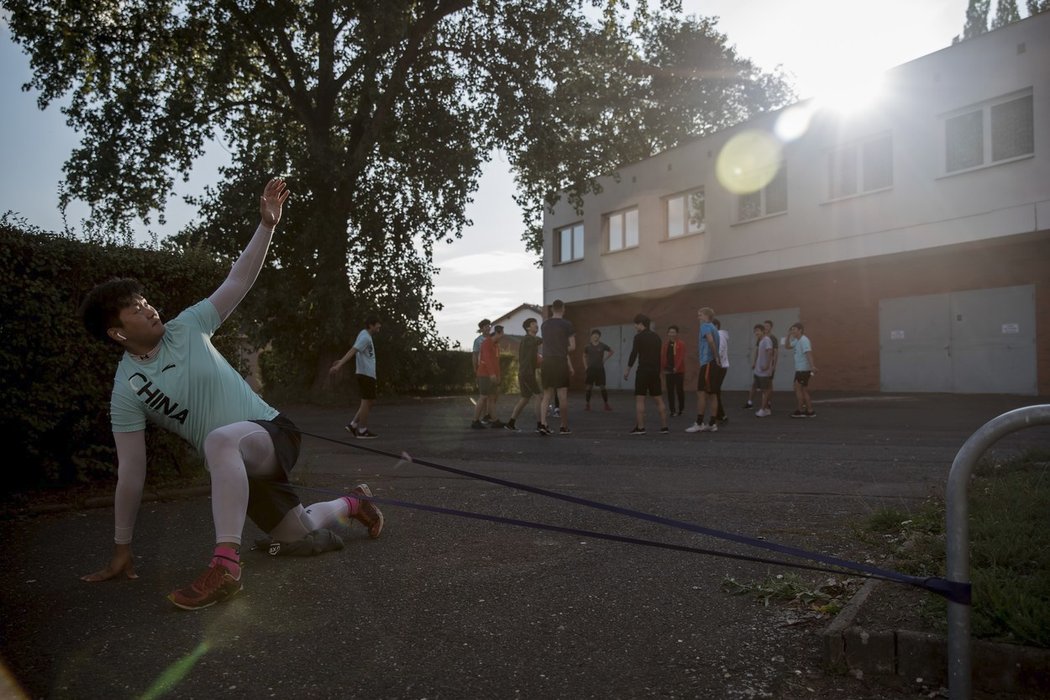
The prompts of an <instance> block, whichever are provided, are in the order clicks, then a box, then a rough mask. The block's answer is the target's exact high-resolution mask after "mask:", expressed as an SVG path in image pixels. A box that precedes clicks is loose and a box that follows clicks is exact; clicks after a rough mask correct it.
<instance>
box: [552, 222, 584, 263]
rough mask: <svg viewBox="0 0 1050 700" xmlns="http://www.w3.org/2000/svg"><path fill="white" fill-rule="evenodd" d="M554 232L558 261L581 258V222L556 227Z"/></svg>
mask: <svg viewBox="0 0 1050 700" xmlns="http://www.w3.org/2000/svg"><path fill="white" fill-rule="evenodd" d="M554 234H555V240H557V242H558V251H559V254H558V262H560V263H565V262H572V261H573V260H583V224H573V225H572V226H566V227H565V228H560V229H557V230H556V231H555V232H554Z"/></svg>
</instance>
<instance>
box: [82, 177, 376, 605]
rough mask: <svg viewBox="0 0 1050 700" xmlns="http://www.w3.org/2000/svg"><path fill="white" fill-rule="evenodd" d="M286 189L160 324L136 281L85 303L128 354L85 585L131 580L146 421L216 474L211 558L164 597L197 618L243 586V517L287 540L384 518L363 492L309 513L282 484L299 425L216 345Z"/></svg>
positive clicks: (277, 190)
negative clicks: (230, 259) (107, 489)
mask: <svg viewBox="0 0 1050 700" xmlns="http://www.w3.org/2000/svg"><path fill="white" fill-rule="evenodd" d="M287 198H288V190H287V189H286V187H285V183H284V181H283V180H280V179H276V178H275V179H273V180H271V181H270V182H269V183H267V185H266V188H265V190H264V192H263V195H262V197H261V198H260V204H259V211H260V218H261V221H260V223H259V227H258V228H257V229H256V231H255V234H254V235H253V236H252V239H251V241H250V242H249V243H248V246H247V247H246V248H245V249H244V252H243V253H242V254H241V256H240V257H239V258H238V259H237V262H236V263H234V265H233V268H232V270H231V271H230V274H229V276H228V277H227V278H226V280H225V281H224V282H223V283H222V284H221V285H220V286H219V288H218V289H217V290H215V292H214V293H213V294H212V295H211V296H210V297H208V298H207V299H204V300H203V301H201V302H199V303H197V304H195V305H194V306H192V307H190V308H188V309H186V310H185V311H183V312H182V313H181V314H179V315H178V316H177V317H175V319H173V320H172V321H170V322H169V323H167V324H165V323H164V322H163V321H161V319H160V315H159V314H158V313H157V310H156V309H154V308H153V307H152V306H150V304H149V302H148V301H146V299H145V298H144V297H143V295H142V289H141V287H140V285H139V284H138V282H136V281H135V280H131V279H118V280H110V281H109V282H105V283H103V284H100V285H98V286H96V287H95V288H94V289H93V290H91V292H90V293H89V294H88V296H87V298H86V300H85V302H84V304H83V306H82V307H81V313H82V316H83V320H84V325H85V326H86V327H87V329H88V331H89V332H90V333H91V334H92V335H93V336H95V337H96V338H99V339H101V340H107V341H112V342H114V343H116V344H118V345H120V346H121V347H123V348H124V350H125V353H124V356H123V358H122V359H121V361H120V363H119V364H118V365H117V371H116V375H115V376H114V381H113V394H112V397H111V403H110V412H111V420H112V426H113V439H114V442H115V443H116V447H117V463H118V464H117V489H116V495H115V497H114V506H113V510H114V525H115V527H114V533H115V534H114V543H115V547H114V551H113V555H112V557H111V559H110V562H109V564H108V565H107V566H106V567H105V568H103V569H101V570H100V571H97V572H95V573H93V574H88V575H86V576H84V577H83V578H84V580H85V581H104V580H108V579H112V578H115V577H117V576H119V575H121V574H123V575H124V576H125V577H127V578H137V576H136V574H135V565H134V557H133V555H132V551H131V540H132V534H133V532H134V527H135V520H136V517H137V515H138V509H139V505H140V503H141V501H142V490H143V484H144V482H145V479H146V438H145V428H146V422H147V421H150V422H153V423H156V424H157V425H159V426H161V427H163V428H165V429H167V430H170V431H172V432H175V433H177V434H178V435H180V436H182V437H183V438H185V439H186V440H187V441H189V442H190V443H191V444H192V445H194V446H195V447H196V448H197V450H198V451H199V452H200V453H201V455H202V456H203V457H204V460H205V463H206V466H207V468H208V470H209V472H210V473H211V495H212V517H213V520H214V522H215V542H216V545H215V550H214V554H213V557H212V560H211V564H210V566H209V567H208V569H207V570H206V571H205V572H204V573H203V574H202V575H201V576H200V577H199V578H198V579H197V580H196V581H194V582H193V583H192V584H191V585H189V586H187V587H185V588H181V589H179V590H176V591H174V592H172V593H171V594H170V595H169V596H168V598H169V599H170V600H171V601H172V602H173V603H174V604H175V605H177V606H178V607H181V608H186V609H197V608H203V607H207V606H209V605H212V604H214V603H217V602H220V601H222V600H225V599H226V598H229V597H230V596H232V595H234V594H236V593H238V592H239V591H240V590H241V589H242V585H241V576H240V574H241V570H240V555H239V552H238V548H239V546H240V544H241V534H242V530H243V529H244V521H245V518H246V517H248V516H250V517H251V518H252V519H253V520H254V521H255V522H256V524H258V525H259V527H260V528H262V529H263V530H264V531H266V532H267V533H269V534H270V536H271V537H273V538H274V539H275V540H277V541H279V542H283V543H295V542H297V541H300V540H302V539H304V538H306V537H308V536H309V535H311V534H314V533H315V531H318V530H322V529H328V528H330V527H334V526H335V525H336V523H337V522H339V521H340V519H343V520H345V519H346V517H347V516H350V517H354V518H355V519H357V520H358V521H360V522H362V523H363V524H364V525H365V526H366V527H368V529H369V534H370V535H371V536H372V537H378V536H379V533H380V531H381V530H382V528H383V516H382V514H381V513H380V512H379V510H378V508H376V507H375V506H374V505H373V504H371V503H370V502H369V501H368V500H367V499H360V498H358V497H357V496H371V492H370V491H369V489H368V487H367V486H366V485H364V484H361V485H359V486H358V487H356V488H355V489H354V495H352V496H345V497H343V498H339V499H336V500H333V501H328V502H324V503H315V504H313V505H312V506H311V507H310V508H308V509H307V508H304V507H303V505H302V503H301V502H300V501H299V498H298V496H297V495H296V494H295V493H294V491H293V490H292V488H291V486H290V485H289V483H288V471H289V470H290V469H291V468H292V467H293V466H294V464H295V460H296V458H297V457H298V452H299V441H300V439H301V438H300V435H299V433H298V431H297V430H296V428H295V426H294V424H292V422H291V421H290V420H288V419H287V418H285V417H284V416H281V415H280V414H279V412H278V411H277V410H276V409H275V408H273V407H272V406H270V405H268V404H267V403H266V402H265V401H263V400H262V399H261V398H260V397H259V396H258V395H256V394H255V393H254V392H253V391H252V389H251V387H250V386H249V385H248V383H247V382H246V381H245V380H244V379H243V378H242V377H241V376H240V374H239V373H238V372H237V371H236V370H235V369H233V367H231V366H230V364H229V363H228V362H227V361H226V360H225V358H223V357H222V355H221V354H220V353H219V352H218V350H216V349H215V347H214V346H213V345H212V343H211V336H212V334H213V333H214V332H215V330H216V329H217V328H218V327H219V325H220V324H221V323H222V322H223V321H224V320H226V319H227V318H228V317H229V316H230V314H231V313H233V310H234V309H235V308H236V307H237V305H238V304H239V303H240V302H241V300H242V299H243V298H244V296H245V294H247V293H248V290H249V289H251V287H252V285H253V284H254V283H255V279H256V278H257V277H258V275H259V271H260V270H261V269H262V265H263V261H264V260H265V258H266V252H267V249H268V248H269V245H270V240H271V238H272V237H273V232H274V227H276V225H277V223H278V222H279V221H280V219H281V211H282V208H283V206H284V202H285V201H286V200H287Z"/></svg>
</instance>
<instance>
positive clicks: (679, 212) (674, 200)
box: [664, 187, 707, 241]
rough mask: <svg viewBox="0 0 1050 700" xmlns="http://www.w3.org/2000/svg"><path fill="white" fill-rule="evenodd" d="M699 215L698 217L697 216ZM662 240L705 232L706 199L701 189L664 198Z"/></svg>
mask: <svg viewBox="0 0 1050 700" xmlns="http://www.w3.org/2000/svg"><path fill="white" fill-rule="evenodd" d="M697 214H699V216H697ZM664 222H665V224H666V225H665V227H664V240H669V241H673V240H677V239H679V238H688V237H689V236H699V235H701V234H703V233H706V232H707V199H706V195H705V193H704V188H703V187H696V188H693V189H691V190H686V191H684V192H679V193H677V194H672V195H670V196H668V197H664Z"/></svg>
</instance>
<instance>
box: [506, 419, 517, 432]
mask: <svg viewBox="0 0 1050 700" xmlns="http://www.w3.org/2000/svg"><path fill="white" fill-rule="evenodd" d="M503 429H504V430H513V431H514V432H515V433H520V432H521V428H519V427H518V426H516V425H514V421H513V420H509V421H507V424H506V425H505V426H503Z"/></svg>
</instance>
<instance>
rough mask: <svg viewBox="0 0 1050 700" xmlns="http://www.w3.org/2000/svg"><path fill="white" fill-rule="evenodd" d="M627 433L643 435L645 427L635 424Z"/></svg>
mask: <svg viewBox="0 0 1050 700" xmlns="http://www.w3.org/2000/svg"><path fill="white" fill-rule="evenodd" d="M627 434H628V435H645V428H639V427H638V426H637V425H636V426H634V428H632V429H631V432H629V433H627Z"/></svg>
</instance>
